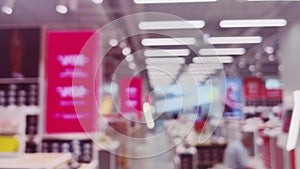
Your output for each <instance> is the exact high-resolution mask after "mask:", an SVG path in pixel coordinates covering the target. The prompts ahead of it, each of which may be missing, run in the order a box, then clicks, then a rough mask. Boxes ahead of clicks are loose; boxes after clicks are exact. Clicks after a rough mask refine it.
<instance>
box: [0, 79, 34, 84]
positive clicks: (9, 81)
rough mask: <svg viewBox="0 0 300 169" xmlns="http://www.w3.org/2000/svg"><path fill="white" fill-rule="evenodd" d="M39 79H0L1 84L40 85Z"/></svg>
mask: <svg viewBox="0 0 300 169" xmlns="http://www.w3.org/2000/svg"><path fill="white" fill-rule="evenodd" d="M38 82H39V78H0V84H26V83H38Z"/></svg>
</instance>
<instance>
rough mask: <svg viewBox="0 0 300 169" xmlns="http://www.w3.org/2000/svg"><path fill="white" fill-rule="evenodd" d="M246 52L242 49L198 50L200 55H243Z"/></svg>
mask: <svg viewBox="0 0 300 169" xmlns="http://www.w3.org/2000/svg"><path fill="white" fill-rule="evenodd" d="M245 52H246V50H245V49H244V48H206V49H200V50H199V54H200V55H204V56H205V55H207V56H211V55H243V54H245Z"/></svg>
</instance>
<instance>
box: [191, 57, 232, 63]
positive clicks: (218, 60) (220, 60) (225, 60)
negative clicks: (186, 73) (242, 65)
mask: <svg viewBox="0 0 300 169" xmlns="http://www.w3.org/2000/svg"><path fill="white" fill-rule="evenodd" d="M193 62H194V63H204V64H205V63H232V62H233V57H231V56H222V57H194V58H193Z"/></svg>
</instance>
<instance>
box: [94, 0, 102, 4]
mask: <svg viewBox="0 0 300 169" xmlns="http://www.w3.org/2000/svg"><path fill="white" fill-rule="evenodd" d="M92 2H94V3H95V4H101V3H102V2H103V0H92Z"/></svg>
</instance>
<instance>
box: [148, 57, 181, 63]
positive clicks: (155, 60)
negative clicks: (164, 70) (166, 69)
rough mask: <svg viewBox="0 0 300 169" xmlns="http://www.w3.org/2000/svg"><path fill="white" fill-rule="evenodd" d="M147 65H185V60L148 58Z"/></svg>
mask: <svg viewBox="0 0 300 169" xmlns="http://www.w3.org/2000/svg"><path fill="white" fill-rule="evenodd" d="M145 62H146V64H148V65H151V64H184V63H185V59H184V58H147V59H146V60H145Z"/></svg>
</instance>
